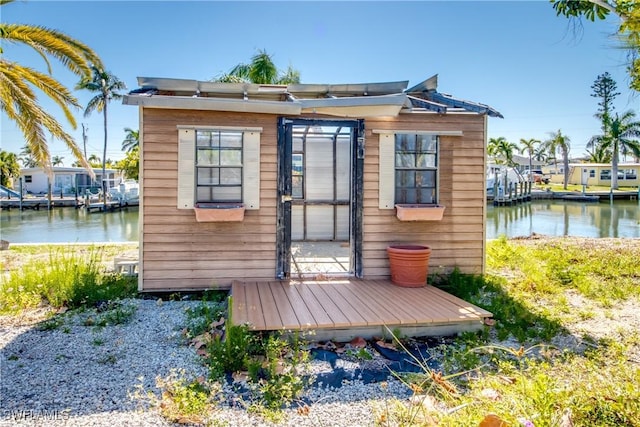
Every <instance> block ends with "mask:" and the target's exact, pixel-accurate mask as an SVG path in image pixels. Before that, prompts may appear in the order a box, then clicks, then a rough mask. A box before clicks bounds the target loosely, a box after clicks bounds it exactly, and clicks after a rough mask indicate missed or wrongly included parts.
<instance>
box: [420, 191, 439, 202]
mask: <svg viewBox="0 0 640 427" xmlns="http://www.w3.org/2000/svg"><path fill="white" fill-rule="evenodd" d="M435 200H436V191H435V188H423V189H421V190H420V200H418V203H435Z"/></svg>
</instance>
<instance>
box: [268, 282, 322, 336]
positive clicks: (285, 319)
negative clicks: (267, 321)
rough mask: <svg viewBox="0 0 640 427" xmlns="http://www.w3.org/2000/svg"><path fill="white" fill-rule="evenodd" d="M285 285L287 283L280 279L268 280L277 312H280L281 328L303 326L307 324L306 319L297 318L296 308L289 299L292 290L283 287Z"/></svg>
mask: <svg viewBox="0 0 640 427" xmlns="http://www.w3.org/2000/svg"><path fill="white" fill-rule="evenodd" d="M285 286H288V285H287V284H286V283H285V282H282V281H273V282H269V287H270V288H271V293H272V294H273V298H274V299H275V300H276V301H277V303H278V313H279V314H280V321H281V323H282V328H283V329H297V328H299V327H301V326H303V327H304V326H305V325H306V324H308V321H305V320H306V319H304V318H302V319H299V318H298V315H297V313H296V310H295V309H294V306H295V303H294V302H292V301H291V294H292V293H293V292H291V291H290V290H289V289H287V288H285ZM305 308H306V306H305ZM310 316H311V315H310V314H309V317H310ZM314 323H315V322H314Z"/></svg>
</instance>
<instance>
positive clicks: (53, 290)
mask: <svg viewBox="0 0 640 427" xmlns="http://www.w3.org/2000/svg"><path fill="white" fill-rule="evenodd" d="M30 250H32V249H30ZM104 257H105V253H104V250H103V249H102V248H98V247H95V246H89V247H83V248H77V247H73V246H69V247H64V246H55V247H54V246H51V247H49V252H48V253H47V254H45V255H44V256H41V257H34V258H32V259H31V260H30V261H29V262H27V263H25V264H24V265H23V266H22V267H21V268H20V269H13V270H11V271H10V273H9V276H8V277H6V278H5V277H4V276H3V277H2V278H0V312H17V311H20V310H22V309H25V308H32V307H37V306H38V305H40V304H43V303H45V304H49V305H51V306H53V307H56V308H58V307H63V306H66V307H69V308H74V307H79V306H82V305H91V304H95V303H97V302H99V301H107V300H113V299H117V298H123V297H127V296H133V295H135V294H136V292H137V283H136V279H135V278H133V277H128V276H122V275H119V274H112V273H106V270H105V267H104V264H103V260H104Z"/></svg>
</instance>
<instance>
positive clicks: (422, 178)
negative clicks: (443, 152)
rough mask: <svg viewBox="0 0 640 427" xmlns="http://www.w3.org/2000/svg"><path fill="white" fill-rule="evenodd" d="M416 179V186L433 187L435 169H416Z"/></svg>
mask: <svg viewBox="0 0 640 427" xmlns="http://www.w3.org/2000/svg"><path fill="white" fill-rule="evenodd" d="M416 181H417V182H416V187H435V186H436V171H418V172H416Z"/></svg>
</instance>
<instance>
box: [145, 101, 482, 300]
mask: <svg viewBox="0 0 640 427" xmlns="http://www.w3.org/2000/svg"><path fill="white" fill-rule="evenodd" d="M276 123H277V117H276V116H272V115H266V114H241V113H224V112H205V111H201V112H200V111H184V110H168V109H166V110H162V109H144V120H143V135H144V143H143V150H144V153H143V159H144V160H143V162H144V163H143V165H144V174H143V183H142V185H143V188H144V193H143V201H142V202H143V205H144V210H143V212H144V214H143V222H144V227H143V235H142V239H143V244H144V259H143V265H144V268H143V272H142V278H143V283H144V289H145V290H169V289H202V288H207V287H223V288H226V287H228V286H229V285H230V283H231V281H232V280H234V279H242V280H260V279H273V278H274V276H275V266H276V250H275V248H276V235H275V231H276V186H277V171H276V164H277V159H276V155H277V145H276V138H277V127H276ZM177 125H207V126H254V127H262V129H263V131H262V133H261V136H260V139H261V144H260V161H261V163H260V209H259V210H256V211H246V212H245V220H244V221H243V222H242V223H226V224H224V223H197V222H196V221H195V217H194V215H193V212H191V211H190V210H183V211H180V210H178V209H177V208H176V203H175V201H176V197H177V189H176V182H177V165H178V144H177V140H178V131H177V128H176V126H177ZM365 125H366V132H365V135H366V157H365V169H364V179H365V182H364V221H363V230H364V241H363V258H364V260H363V264H364V269H363V271H364V275H365V277H389V266H388V261H387V255H386V247H387V246H388V245H389V244H393V243H416V244H426V245H429V246H430V247H431V248H432V249H433V252H432V255H431V261H430V266H431V268H432V269H434V270H436V269H440V268H442V269H445V270H447V269H451V268H453V267H456V266H457V267H459V268H460V269H461V270H462V271H465V272H473V273H478V272H481V271H482V266H483V257H484V255H483V247H484V246H483V244H484V243H483V235H484V231H483V230H484V215H485V200H484V192H483V190H484V173H485V171H484V141H485V134H484V118H483V117H481V116H476V115H471V114H468V115H454V114H448V115H438V114H401V115H400V116H399V117H398V118H397V119H396V120H388V119H384V120H376V119H367V120H365ZM372 129H379V130H383V129H392V130H398V129H407V130H459V131H462V132H463V136H442V137H440V150H441V151H440V202H441V204H443V205H445V206H446V208H447V209H446V211H445V214H444V218H443V220H442V221H436V222H419V223H409V222H401V221H398V219H397V218H396V216H395V210H393V209H379V197H378V191H379V188H378V177H379V164H378V159H379V157H378V154H379V149H378V137H379V136H378V134H373V133H372V132H371V130H372Z"/></svg>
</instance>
